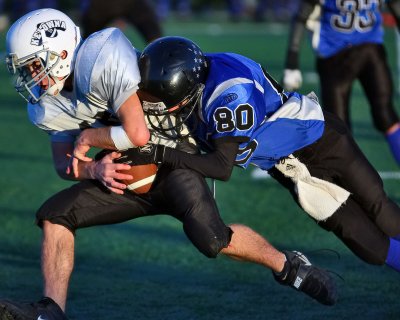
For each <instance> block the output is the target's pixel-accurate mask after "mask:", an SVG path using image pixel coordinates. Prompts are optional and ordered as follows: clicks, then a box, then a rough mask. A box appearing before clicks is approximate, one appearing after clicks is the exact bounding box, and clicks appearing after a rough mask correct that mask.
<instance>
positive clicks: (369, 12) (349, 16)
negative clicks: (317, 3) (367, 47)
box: [313, 0, 383, 58]
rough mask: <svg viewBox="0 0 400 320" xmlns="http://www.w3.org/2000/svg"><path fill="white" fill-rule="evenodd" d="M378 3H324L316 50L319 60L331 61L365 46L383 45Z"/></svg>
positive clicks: (357, 0)
mask: <svg viewBox="0 0 400 320" xmlns="http://www.w3.org/2000/svg"><path fill="white" fill-rule="evenodd" d="M380 2H382V1H379V0H324V1H321V3H322V4H321V15H320V17H319V22H320V26H319V27H316V28H315V30H314V36H313V47H314V49H315V50H316V52H317V54H318V55H319V56H320V57H324V58H327V57H330V56H332V55H334V54H336V53H337V52H339V51H341V50H343V49H346V48H348V47H351V46H354V45H359V44H362V43H382V42H383V28H382V16H381V13H380V9H379V5H380Z"/></svg>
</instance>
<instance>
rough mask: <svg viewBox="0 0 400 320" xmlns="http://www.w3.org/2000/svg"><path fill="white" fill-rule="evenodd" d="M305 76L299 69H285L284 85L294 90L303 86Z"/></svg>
mask: <svg viewBox="0 0 400 320" xmlns="http://www.w3.org/2000/svg"><path fill="white" fill-rule="evenodd" d="M302 83H303V77H302V76H301V71H300V70H299V69H285V70H284V72H283V87H284V88H285V90H286V91H294V90H297V89H299V88H300V87H301V85H302Z"/></svg>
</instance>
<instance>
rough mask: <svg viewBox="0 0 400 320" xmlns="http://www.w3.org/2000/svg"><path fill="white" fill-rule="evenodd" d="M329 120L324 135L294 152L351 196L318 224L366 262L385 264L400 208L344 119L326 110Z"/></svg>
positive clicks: (397, 229) (313, 171) (397, 230)
mask: <svg viewBox="0 0 400 320" xmlns="http://www.w3.org/2000/svg"><path fill="white" fill-rule="evenodd" d="M325 120H326V126H325V131H324V134H323V136H322V138H321V139H320V140H318V141H317V142H316V143H314V144H312V145H310V146H308V147H306V148H303V149H302V150H300V151H297V152H295V155H296V156H297V157H298V158H299V159H300V160H301V161H302V162H303V163H305V164H306V165H307V168H308V169H309V171H310V173H311V175H312V176H314V177H317V178H320V179H324V180H327V181H330V182H333V183H336V184H337V185H339V186H341V187H343V188H345V189H346V190H348V191H349V192H350V193H351V197H350V198H349V199H348V201H347V202H346V204H345V205H343V206H342V207H341V208H340V209H339V210H338V211H337V212H335V213H334V214H333V216H331V217H330V218H329V219H327V220H326V221H324V222H319V223H318V224H319V225H320V226H321V227H324V228H325V229H326V230H329V231H332V232H334V233H335V234H336V235H337V236H338V237H339V238H340V239H341V240H342V241H343V242H344V243H345V244H346V245H347V246H348V247H349V248H350V249H351V250H352V251H353V252H354V253H355V254H356V255H357V256H358V257H360V258H361V259H363V260H364V261H366V262H367V263H371V264H384V263H385V261H386V258H387V257H388V248H389V238H390V237H396V236H398V235H399V234H400V208H399V207H398V206H397V205H396V204H395V203H394V202H393V201H391V200H390V199H389V198H388V197H387V195H386V193H385V191H384V188H383V182H382V180H381V178H380V176H379V174H378V173H377V172H376V170H375V169H374V168H373V167H372V165H371V164H370V163H369V162H368V160H367V159H366V157H365V156H364V154H363V153H362V151H361V150H360V149H359V147H358V146H357V144H356V143H355V141H354V139H353V137H352V136H351V133H350V132H349V130H348V129H347V128H346V126H345V124H344V123H343V122H342V121H340V120H339V119H338V118H337V117H336V116H334V115H332V114H330V113H325Z"/></svg>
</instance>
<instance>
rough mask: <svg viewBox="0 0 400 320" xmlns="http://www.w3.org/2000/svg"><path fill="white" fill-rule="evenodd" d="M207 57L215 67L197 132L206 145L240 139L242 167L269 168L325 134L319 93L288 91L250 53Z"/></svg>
mask: <svg viewBox="0 0 400 320" xmlns="http://www.w3.org/2000/svg"><path fill="white" fill-rule="evenodd" d="M206 57H207V59H208V62H209V63H210V70H209V75H208V77H207V81H206V83H205V88H204V91H203V96H202V99H201V108H200V109H199V110H200V113H201V114H200V124H199V125H198V126H197V129H196V130H197V131H196V134H195V135H196V136H197V138H198V139H199V140H200V141H199V142H200V145H204V144H205V143H206V144H208V145H210V140H215V139H225V140H230V139H233V140H234V141H236V142H239V143H240V150H239V153H238V154H237V157H236V164H237V165H239V166H242V167H247V166H248V165H249V164H254V165H256V166H259V167H261V168H262V169H269V168H271V167H272V166H273V165H274V164H275V163H276V162H277V161H279V159H281V158H282V157H286V156H288V155H290V154H291V153H293V152H294V151H296V150H298V149H301V148H302V147H304V146H307V145H309V144H311V143H313V142H314V141H316V140H317V139H318V138H319V137H320V136H321V135H322V133H323V129H324V118H323V114H322V110H321V107H320V106H319V104H318V102H317V101H316V97H315V99H310V98H308V97H306V96H302V95H300V94H298V93H294V92H292V93H285V92H284V91H283V90H282V88H281V87H280V86H279V84H278V83H277V82H276V81H275V80H274V79H273V78H272V77H271V76H270V75H269V74H268V73H267V72H266V71H265V70H263V68H262V67H261V66H260V65H259V64H257V63H256V62H254V61H253V60H251V59H248V58H246V57H244V56H241V55H238V54H233V53H216V54H207V55H206Z"/></svg>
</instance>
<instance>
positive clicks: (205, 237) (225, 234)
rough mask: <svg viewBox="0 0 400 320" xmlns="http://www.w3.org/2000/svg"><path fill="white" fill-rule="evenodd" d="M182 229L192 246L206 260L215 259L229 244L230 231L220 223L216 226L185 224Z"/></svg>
mask: <svg viewBox="0 0 400 320" xmlns="http://www.w3.org/2000/svg"><path fill="white" fill-rule="evenodd" d="M183 227H184V231H185V233H186V235H187V237H188V238H189V239H190V241H191V242H192V243H193V245H194V246H195V247H196V248H197V250H199V251H200V252H201V253H202V254H203V255H205V256H206V257H207V258H216V257H217V256H218V254H219V253H220V252H221V250H222V249H224V248H226V247H227V246H228V245H229V243H230V242H231V238H232V230H231V229H230V228H229V227H227V226H225V225H224V224H223V223H222V221H221V222H220V223H218V224H217V225H212V224H209V225H202V224H198V223H186V224H184V226H183ZM212 227H214V228H213V229H211V228H212Z"/></svg>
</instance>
